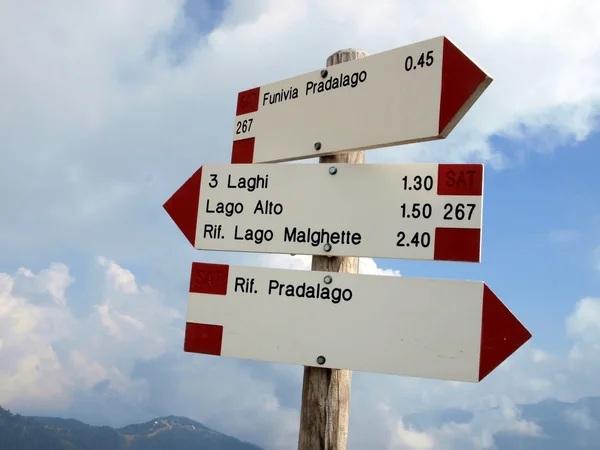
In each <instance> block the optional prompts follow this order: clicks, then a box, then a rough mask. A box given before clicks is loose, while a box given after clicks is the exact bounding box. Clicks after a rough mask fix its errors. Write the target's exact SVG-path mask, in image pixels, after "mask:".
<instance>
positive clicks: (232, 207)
mask: <svg viewBox="0 0 600 450" xmlns="http://www.w3.org/2000/svg"><path fill="white" fill-rule="evenodd" d="M243 211H244V205H243V204H242V203H240V202H236V203H233V202H227V203H223V202H217V204H216V206H215V207H214V209H211V207H210V199H206V213H207V214H224V215H225V216H226V217H231V216H233V215H234V214H241V213H242V212H243Z"/></svg>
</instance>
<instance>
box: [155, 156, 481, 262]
mask: <svg viewBox="0 0 600 450" xmlns="http://www.w3.org/2000/svg"><path fill="white" fill-rule="evenodd" d="M482 195H483V165H481V164H368V165H367V164H360V165H357V164H333V165H326V164H279V165H274V164H265V165H254V164H239V165H232V164H220V165H206V166H204V167H202V168H201V169H199V170H198V171H197V172H196V173H195V174H194V175H193V176H192V177H191V178H190V179H189V180H188V181H187V182H186V183H185V184H184V185H183V186H182V187H181V188H180V189H179V190H178V191H177V192H176V193H175V194H174V195H173V196H172V197H171V198H170V199H169V200H168V201H167V202H166V203H165V205H164V207H165V209H166V210H167V212H168V213H169V215H170V216H171V217H172V218H173V220H174V221H175V223H176V224H177V225H178V226H179V228H180V229H181V230H182V232H183V233H184V234H185V236H186V237H187V238H188V240H189V241H190V243H192V245H194V247H195V248H197V249H201V250H226V251H244V252H260V253H293V254H305V255H338V256H365V257H380V258H400V259H418V260H436V261H462V262H479V261H480V251H481V223H482V201H483V197H482Z"/></svg>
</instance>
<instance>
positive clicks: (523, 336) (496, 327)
mask: <svg viewBox="0 0 600 450" xmlns="http://www.w3.org/2000/svg"><path fill="white" fill-rule="evenodd" d="M530 338H531V333H530V332H529V331H528V330H527V329H526V328H525V327H524V326H523V325H522V324H521V322H519V320H518V319H517V318H516V317H515V316H513V314H512V313H511V312H510V311H509V309H508V308H507V307H506V306H504V303H502V302H501V301H500V299H499V298H498V297H497V296H496V294H494V293H493V292H492V290H491V289H490V288H489V287H487V286H486V285H485V284H484V285H483V312H482V323H481V350H480V356H479V381H481V380H483V379H484V378H485V377H486V376H487V375H488V374H489V373H490V372H491V371H492V370H494V369H495V368H496V367H498V366H499V365H500V364H501V363H502V362H503V361H504V360H505V359H506V358H508V357H509V356H510V355H512V354H513V353H514V352H515V351H517V349H518V348H519V347H521V346H522V345H523V344H524V343H525V342H527V341H528V340H529V339H530Z"/></svg>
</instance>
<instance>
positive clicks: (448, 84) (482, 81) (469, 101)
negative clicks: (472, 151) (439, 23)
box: [439, 38, 492, 137]
mask: <svg viewBox="0 0 600 450" xmlns="http://www.w3.org/2000/svg"><path fill="white" fill-rule="evenodd" d="M443 52H444V53H443V56H442V95H441V101H440V123H439V133H440V135H442V136H444V137H445V136H447V135H448V134H449V133H450V131H452V129H453V128H454V126H455V125H456V124H457V123H458V121H459V120H460V119H461V117H462V116H463V115H464V114H465V113H466V112H467V111H468V110H469V108H470V107H471V106H472V105H473V103H475V101H476V100H477V99H478V98H479V96H480V95H481V94H482V93H483V91H484V90H485V88H486V87H487V86H489V84H490V83H491V82H492V79H491V78H490V77H488V76H487V75H486V73H485V72H484V71H483V70H481V69H480V68H479V67H477V65H476V64H475V63H474V62H473V61H471V60H470V59H469V57H468V56H467V55H465V54H464V53H463V52H461V51H460V50H459V49H458V48H457V47H456V46H455V45H454V44H453V43H452V42H450V41H449V40H448V39H447V38H444V50H443ZM459 113H460V114H459Z"/></svg>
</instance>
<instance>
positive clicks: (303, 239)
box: [283, 227, 362, 247]
mask: <svg viewBox="0 0 600 450" xmlns="http://www.w3.org/2000/svg"><path fill="white" fill-rule="evenodd" d="M283 240H284V242H298V243H301V244H310V245H311V246H313V247H319V246H320V245H323V244H342V245H360V243H361V241H362V236H361V234H360V233H356V232H352V231H349V230H344V231H333V232H332V231H327V230H325V229H324V228H322V229H320V230H313V229H312V228H307V229H306V230H298V228H297V227H293V228H291V229H290V227H285V229H284V231H283Z"/></svg>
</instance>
